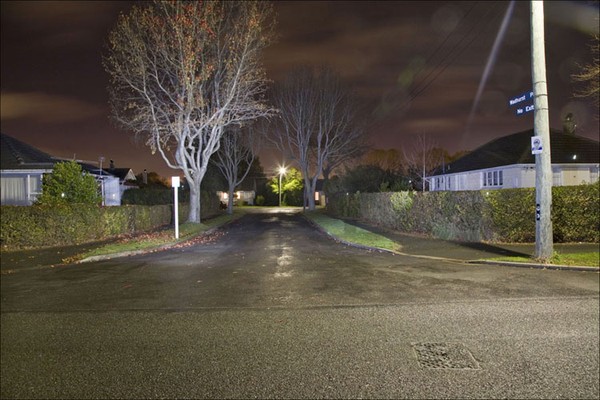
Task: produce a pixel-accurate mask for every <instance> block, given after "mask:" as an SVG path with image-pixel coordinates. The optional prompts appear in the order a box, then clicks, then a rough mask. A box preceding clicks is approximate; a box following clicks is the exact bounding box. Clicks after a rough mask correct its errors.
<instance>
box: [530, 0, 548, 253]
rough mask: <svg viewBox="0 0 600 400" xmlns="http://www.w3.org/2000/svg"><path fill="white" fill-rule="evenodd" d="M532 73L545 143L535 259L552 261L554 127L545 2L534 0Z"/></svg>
mask: <svg viewBox="0 0 600 400" xmlns="http://www.w3.org/2000/svg"><path fill="white" fill-rule="evenodd" d="M531 70H532V80H533V96H534V122H533V130H534V135H535V136H538V137H540V139H541V142H542V152H541V154H536V155H535V203H536V209H535V210H536V213H535V214H536V218H535V219H536V221H535V257H536V258H537V259H539V260H542V261H546V260H549V259H550V258H551V257H552V254H553V242H552V219H551V211H552V162H551V160H550V123H549V119H548V89H547V85H546V54H545V45H544V2H543V1H542V0H531Z"/></svg>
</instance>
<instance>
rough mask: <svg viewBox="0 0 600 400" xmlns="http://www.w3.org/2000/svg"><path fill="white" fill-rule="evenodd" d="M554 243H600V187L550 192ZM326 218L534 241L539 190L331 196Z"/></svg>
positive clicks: (453, 235)
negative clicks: (334, 217) (537, 192)
mask: <svg viewBox="0 0 600 400" xmlns="http://www.w3.org/2000/svg"><path fill="white" fill-rule="evenodd" d="M552 203H553V206H552V208H553V210H552V223H553V234H554V241H555V242H559V243H561V242H562V243H568V242H592V243H597V242H599V241H600V183H595V184H592V185H580V186H561V187H554V188H552ZM327 211H328V213H330V214H332V215H334V216H337V217H346V218H358V219H362V220H365V221H368V222H370V223H374V224H376V225H379V226H382V227H385V228H389V229H394V230H398V231H401V232H407V233H418V234H424V235H427V236H431V237H437V238H441V239H446V240H460V241H469V242H478V241H489V242H505V243H526V242H535V189H533V188H527V189H502V190H491V191H468V192H467V191H465V192H424V193H423V192H394V193H389V192H388V193H356V194H347V195H346V194H340V195H334V196H330V197H329V199H328V204H327Z"/></svg>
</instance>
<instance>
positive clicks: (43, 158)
mask: <svg viewBox="0 0 600 400" xmlns="http://www.w3.org/2000/svg"><path fill="white" fill-rule="evenodd" d="M0 142H1V143H0V144H1V146H0V147H1V149H0V156H1V158H0V169H2V170H19V169H42V170H46V169H52V168H53V166H54V163H55V162H56V160H55V159H54V158H52V156H51V155H49V154H47V153H44V152H43V151H41V150H39V149H36V148H35V147H33V146H30V145H28V144H27V143H25V142H22V141H20V140H17V139H15V138H13V137H11V136H8V135H6V134H4V133H0Z"/></svg>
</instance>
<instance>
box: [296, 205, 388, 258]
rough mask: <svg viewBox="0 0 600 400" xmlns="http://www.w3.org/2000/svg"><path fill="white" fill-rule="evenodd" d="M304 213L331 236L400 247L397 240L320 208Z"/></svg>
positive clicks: (349, 240)
mask: <svg viewBox="0 0 600 400" xmlns="http://www.w3.org/2000/svg"><path fill="white" fill-rule="evenodd" d="M304 215H305V216H306V217H307V218H308V219H309V220H311V221H312V222H313V223H315V224H317V225H319V226H320V227H321V228H323V229H324V230H325V231H326V232H327V233H328V234H330V235H331V236H334V237H336V238H338V239H340V240H343V241H345V242H348V243H354V244H358V245H362V246H368V247H377V248H380V249H386V250H398V249H399V246H398V244H397V243H396V242H394V241H392V240H390V239H388V238H386V237H384V236H381V235H378V234H376V233H373V232H369V231H367V230H365V229H362V228H359V227H357V226H354V225H350V224H347V223H345V222H344V221H342V220H339V219H335V218H330V217H328V216H327V215H325V214H323V213H322V212H321V211H319V210H317V211H313V212H307V213H305V214H304Z"/></svg>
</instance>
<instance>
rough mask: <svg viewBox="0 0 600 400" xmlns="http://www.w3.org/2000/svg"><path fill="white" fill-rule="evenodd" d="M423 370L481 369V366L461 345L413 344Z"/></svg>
mask: <svg viewBox="0 0 600 400" xmlns="http://www.w3.org/2000/svg"><path fill="white" fill-rule="evenodd" d="M412 346H413V348H414V349H415V353H416V354H417V360H418V361H419V364H420V365H421V366H422V367H423V368H436V369H440V368H441V369H479V364H478V363H477V361H476V360H475V358H473V355H472V354H471V352H469V350H468V349H467V348H466V347H465V346H464V345H463V344H461V343H413V344H412Z"/></svg>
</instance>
